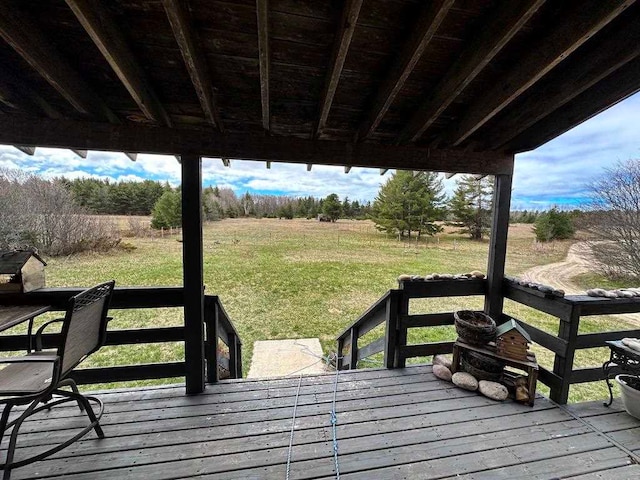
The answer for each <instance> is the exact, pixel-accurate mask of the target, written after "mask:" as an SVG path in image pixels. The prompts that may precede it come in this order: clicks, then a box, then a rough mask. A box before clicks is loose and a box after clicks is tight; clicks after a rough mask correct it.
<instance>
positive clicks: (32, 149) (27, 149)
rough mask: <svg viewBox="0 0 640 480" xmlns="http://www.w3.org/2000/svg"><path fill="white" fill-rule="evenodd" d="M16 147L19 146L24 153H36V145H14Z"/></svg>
mask: <svg viewBox="0 0 640 480" xmlns="http://www.w3.org/2000/svg"><path fill="white" fill-rule="evenodd" d="M14 148H17V149H18V150H20V151H21V152H22V153H26V154H27V155H33V154H34V153H36V147H27V146H25V145H14Z"/></svg>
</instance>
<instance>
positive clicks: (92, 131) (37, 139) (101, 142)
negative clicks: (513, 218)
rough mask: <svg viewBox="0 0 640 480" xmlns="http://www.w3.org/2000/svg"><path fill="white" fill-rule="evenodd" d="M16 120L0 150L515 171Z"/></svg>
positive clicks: (350, 149) (287, 142) (379, 150)
mask: <svg viewBox="0 0 640 480" xmlns="http://www.w3.org/2000/svg"><path fill="white" fill-rule="evenodd" d="M14 117H16V116H11V117H9V116H8V115H2V116H0V144H8V145H40V146H43V147H57V148H74V149H82V150H105V151H117V152H123V151H124V152H145V153H156V154H165V155H167V154H168V155H171V154H177V153H182V154H185V155H187V154H193V155H199V156H204V157H214V158H223V157H224V158H237V159H239V160H255V161H263V162H265V161H274V162H277V161H279V162H290V163H301V164H316V165H337V166H345V165H346V166H352V167H367V168H385V169H407V170H430V171H457V172H465V173H487V174H500V173H507V172H510V171H511V169H512V167H513V155H511V154H507V153H503V152H474V151H464V150H459V149H429V148H419V147H415V146H397V145H380V144H373V143H368V142H362V143H358V144H353V143H345V142H337V141H326V140H310V139H302V138H295V137H279V136H270V135H247V134H245V133H242V134H241V133H237V134H236V133H228V132H227V133H224V134H222V133H219V132H215V131H214V132H211V131H209V130H201V129H189V130H188V129H175V128H167V127H160V126H150V125H138V124H127V125H111V124H108V123H102V122H79V121H71V120H50V119H45V118H40V119H35V120H34V119H32V118H22V117H19V118H14Z"/></svg>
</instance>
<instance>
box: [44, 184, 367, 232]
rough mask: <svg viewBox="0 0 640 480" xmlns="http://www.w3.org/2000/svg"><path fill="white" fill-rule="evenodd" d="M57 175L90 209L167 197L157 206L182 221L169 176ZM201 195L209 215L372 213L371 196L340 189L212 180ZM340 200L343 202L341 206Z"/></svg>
mask: <svg viewBox="0 0 640 480" xmlns="http://www.w3.org/2000/svg"><path fill="white" fill-rule="evenodd" d="M54 181H55V182H57V183H59V184H60V185H62V186H64V187H65V188H66V189H67V190H68V191H69V192H70V194H71V196H72V198H73V200H74V201H75V203H76V204H78V205H79V206H80V207H83V208H85V209H86V210H88V211H89V212H91V213H95V214H101V215H152V214H153V212H154V207H156V205H157V204H158V202H159V201H160V199H161V198H163V197H164V198H163V200H162V201H161V202H160V204H159V205H158V206H159V208H160V210H162V211H164V212H165V213H167V214H168V215H167V216H168V219H167V222H169V223H175V222H176V219H177V222H178V224H179V222H180V213H179V204H180V195H181V193H180V187H177V188H174V187H172V186H171V185H170V184H169V183H168V182H158V181H153V180H144V181H120V182H112V181H110V180H108V179H97V178H77V179H68V178H64V177H62V178H57V179H55V180H54ZM202 199H203V200H202V204H203V205H202V206H203V212H204V217H205V219H206V220H222V219H224V218H239V217H256V218H263V217H268V218H316V217H317V216H318V215H320V214H328V215H329V217H330V218H331V219H332V220H334V221H335V220H336V219H337V218H350V219H365V218H368V217H369V215H370V213H371V202H362V201H358V200H350V199H349V198H348V197H345V198H344V199H342V200H340V199H339V198H338V196H337V195H336V194H331V195H328V196H327V197H325V198H316V197H313V196H306V197H289V196H284V195H260V194H251V193H249V192H246V193H244V194H242V195H237V194H236V192H234V191H233V190H232V189H231V188H228V187H218V186H209V187H206V188H205V189H203V192H202ZM336 202H338V203H339V206H338V207H339V208H338V209H336ZM325 203H326V204H327V205H326V206H325ZM168 210H169V211H168ZM336 215H337V216H336ZM160 223H162V222H160ZM164 226H177V225H169V224H167V225H164Z"/></svg>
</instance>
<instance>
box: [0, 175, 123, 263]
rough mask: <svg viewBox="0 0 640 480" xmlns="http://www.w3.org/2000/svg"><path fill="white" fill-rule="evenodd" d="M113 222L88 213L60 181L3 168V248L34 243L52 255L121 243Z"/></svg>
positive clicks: (0, 226) (0, 228)
mask: <svg viewBox="0 0 640 480" xmlns="http://www.w3.org/2000/svg"><path fill="white" fill-rule="evenodd" d="M114 231H115V229H114V226H113V225H112V224H111V223H110V222H108V221H105V220H104V219H100V218H97V217H94V216H90V215H87V214H86V212H84V211H83V210H82V209H81V208H79V207H78V206H77V205H76V204H75V203H74V202H73V199H72V197H71V194H70V193H69V192H68V191H67V190H66V189H65V188H64V187H63V186H62V185H60V184H59V183H57V182H55V181H49V180H45V179H43V178H40V177H38V176H36V175H32V174H28V173H24V172H21V171H16V170H0V248H9V249H11V248H25V247H35V248H37V249H38V250H40V251H41V252H43V253H47V254H49V255H68V254H71V253H77V252H81V251H84V250H106V249H109V248H112V247H114V246H115V245H117V244H118V242H119V239H118V238H117V237H116V236H115V235H114Z"/></svg>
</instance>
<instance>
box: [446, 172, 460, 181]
mask: <svg viewBox="0 0 640 480" xmlns="http://www.w3.org/2000/svg"><path fill="white" fill-rule="evenodd" d="M457 174H458V172H449V173H445V174H444V178H446V179H447V180H449V179H450V178H453V177H455V176H456V175H457Z"/></svg>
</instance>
